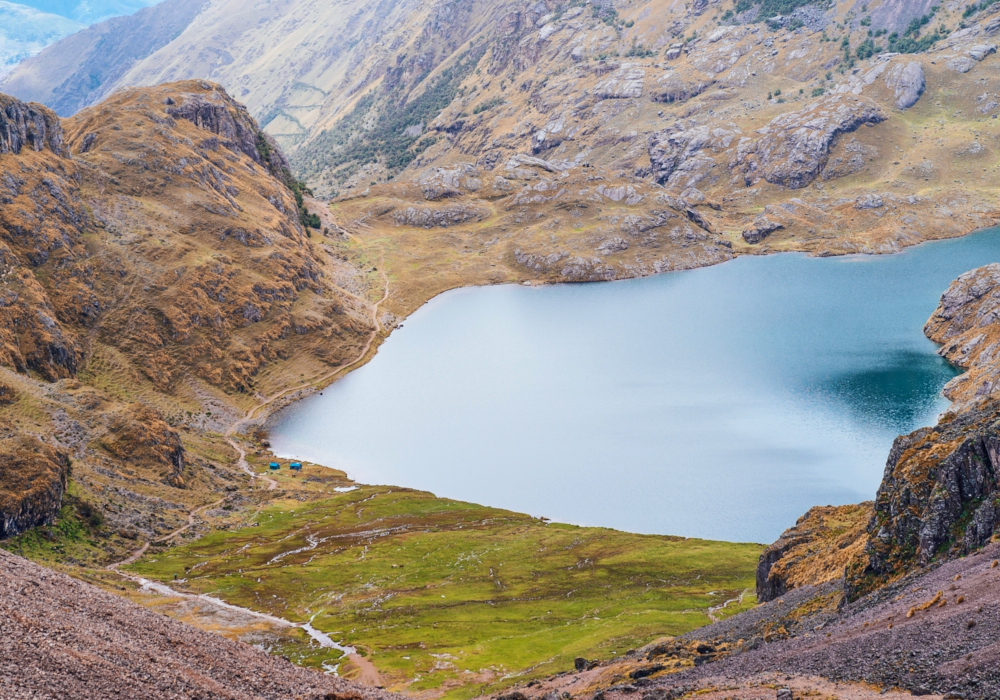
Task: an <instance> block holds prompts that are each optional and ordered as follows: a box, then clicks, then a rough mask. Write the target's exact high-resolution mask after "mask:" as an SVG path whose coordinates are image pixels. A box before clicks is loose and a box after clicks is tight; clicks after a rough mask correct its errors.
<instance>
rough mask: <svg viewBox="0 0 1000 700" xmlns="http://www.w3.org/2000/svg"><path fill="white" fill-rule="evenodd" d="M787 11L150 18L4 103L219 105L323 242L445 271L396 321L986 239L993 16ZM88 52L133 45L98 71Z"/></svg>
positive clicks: (993, 8) (927, 9)
mask: <svg viewBox="0 0 1000 700" xmlns="http://www.w3.org/2000/svg"><path fill="white" fill-rule="evenodd" d="M799 5H800V3H798V2H792V3H790V4H789V5H788V7H789V8H793V9H794V12H793V13H791V14H790V15H789V16H788V17H785V18H779V19H773V17H772V18H770V19H769V20H768V21H764V17H763V16H762V15H761V13H762V12H764V11H765V10H760V9H758V10H756V11H752V10H750V9H748V8H749V7H750V5H747V7H744V5H743V4H740V3H737V4H736V5H735V6H733V7H729V6H728V5H725V4H712V3H693V4H689V5H683V4H680V3H672V2H668V1H667V0H645V1H639V0H635V1H633V2H619V3H617V4H610V3H604V4H601V3H597V4H595V3H559V2H555V1H554V0H552V1H550V2H548V3H544V2H538V3H534V4H527V5H524V4H519V3H513V2H511V3H506V2H504V3H480V2H475V1H473V0H468V1H467V2H460V3H452V2H448V3H440V2H426V3H422V4H416V3H406V2H398V3H385V4H373V3H364V4H357V5H355V4H351V3H346V4H338V5H335V6H329V5H322V6H320V5H319V4H313V3H309V2H306V1H305V0H302V1H301V2H290V3H287V4H285V5H282V6H281V7H278V6H274V5H267V6H260V7H258V8H255V9H253V10H248V11H245V12H242V13H235V12H232V11H230V8H229V5H228V4H227V3H225V2H222V1H221V0H219V1H217V2H213V3H209V4H208V5H206V6H204V8H200V7H199V8H197V9H193V6H190V5H186V4H183V3H182V0H168V2H167V3H165V4H164V5H162V6H159V7H158V8H155V10H156V11H158V12H162V13H163V17H166V16H167V13H168V11H170V12H171V13H173V14H171V15H170V16H171V17H173V18H174V19H175V20H176V21H177V23H178V24H177V25H176V26H175V25H171V29H172V31H173V30H174V29H176V31H179V32H180V34H179V36H177V37H176V38H172V34H171V32H168V31H165V29H164V27H165V25H163V26H162V27H161V25H162V24H163V20H162V19H161V20H156V21H153V20H152V19H151V18H152V17H153V15H152V13H149V12H147V13H146V14H142V13H140V14H139V15H136V17H135V18H132V19H130V20H128V22H124V23H122V24H121V25H119V26H117V28H115V29H114V30H113V31H112V28H111V27H110V25H109V26H108V27H107V28H106V29H100V30H98V29H97V28H95V29H93V30H91V33H90V34H87V33H83V34H81V35H78V37H79V38H78V39H71V40H67V41H66V42H61V43H60V44H59V45H56V46H54V47H52V48H50V49H49V50H47V51H46V52H45V53H43V54H42V55H40V56H39V57H38V58H37V59H35V60H34V61H32V62H28V63H26V64H25V66H24V67H23V68H21V69H20V70H18V71H17V72H16V73H15V74H14V75H12V76H11V77H10V78H9V79H8V80H7V81H6V83H5V85H6V88H5V89H8V90H12V91H14V92H15V94H19V95H22V96H25V97H31V98H32V99H38V100H40V101H42V102H47V103H48V104H50V105H53V106H56V107H57V108H58V109H60V110H64V111H73V110H74V109H76V108H78V107H79V106H81V105H83V104H88V103H91V102H93V101H95V100H97V99H100V97H101V96H103V95H106V94H108V93H109V92H110V91H112V90H114V89H115V88H116V87H120V86H122V85H128V84H151V83H155V82H158V81H161V80H165V79H175V78H178V77H184V76H202V75H204V76H209V77H212V78H213V79H217V80H220V81H221V82H222V83H223V84H225V85H227V86H228V87H229V89H230V90H232V91H233V92H234V93H235V94H237V95H239V96H240V97H241V98H242V99H245V100H247V102H248V105H249V107H250V109H251V111H252V113H253V114H255V115H256V116H257V117H258V118H259V119H261V120H262V123H264V124H265V126H266V128H267V130H268V131H269V133H271V134H273V135H274V136H275V138H277V139H278V140H279V142H281V143H282V144H283V145H284V146H285V147H286V149H287V150H288V151H289V153H290V161H291V165H292V170H293V171H294V172H296V173H297V174H298V175H299V176H301V177H304V178H305V179H306V180H307V181H308V183H309V184H310V186H311V187H312V188H313V189H314V191H315V192H316V193H317V194H318V195H320V196H322V197H332V196H334V195H340V199H339V200H338V201H337V202H336V203H335V211H334V212H333V219H334V221H333V223H332V224H331V225H330V227H333V228H335V227H336V226H337V225H339V226H342V227H345V228H346V229H348V230H351V231H354V232H356V233H364V231H365V230H371V231H372V232H373V236H372V239H374V238H376V237H377V238H382V239H388V240H391V241H394V242H395V241H399V242H400V243H401V245H400V246H399V250H396V251H394V250H388V251H387V252H386V255H387V264H388V266H389V268H390V270H401V269H403V268H404V267H406V266H409V265H415V264H419V265H428V264H429V265H432V266H435V265H436V261H439V260H440V259H441V252H442V249H445V248H446V249H448V250H456V249H457V250H462V251H463V255H462V256H461V257H460V259H459V260H458V261H456V262H455V263H453V264H450V265H449V266H447V269H441V266H440V265H437V269H436V270H435V272H436V274H435V275H433V277H434V280H435V281H434V282H433V283H431V284H427V285H424V286H423V287H424V288H422V289H420V290H414V291H413V295H414V299H416V298H418V297H422V298H426V296H427V294H429V293H431V291H433V290H436V291H440V290H441V289H444V288H448V287H449V286H454V285H455V284H468V283H482V282H490V281H495V280H500V279H504V278H506V273H504V274H500V275H498V274H497V271H496V269H494V268H500V269H501V270H512V271H513V275H514V276H515V277H527V278H535V279H540V280H546V281H557V280H571V281H582V280H602V279H615V278H622V277H633V276H637V275H645V274H652V273H655V272H661V271H665V270H672V269H683V268H687V267H693V266H699V265H706V264H713V263H716V262H720V261H723V260H726V259H729V258H730V257H732V256H734V255H739V254H751V253H760V252H773V251H783V250H803V251H808V252H811V253H815V254H822V255H827V254H838V253H850V252H891V251H894V250H898V249H899V248H900V247H902V246H905V245H910V244H913V243H917V242H920V241H922V240H926V239H928V238H936V237H942V236H953V235H960V234H962V233H965V232H967V231H969V230H971V229H974V228H977V227H981V226H986V225H989V224H991V223H992V222H993V221H994V220H995V215H996V214H997V212H998V209H1000V208H998V207H997V202H996V196H995V190H994V188H993V187H992V181H993V177H994V174H995V172H996V170H997V167H998V166H997V162H996V150H997V142H998V139H1000V126H998V124H1000V122H998V121H997V120H995V119H994V118H993V117H994V116H996V115H997V114H998V109H1000V108H998V106H997V105H998V104H1000V84H998V83H997V79H996V78H995V75H996V71H995V70H994V68H995V65H996V61H997V60H1000V59H998V58H997V57H996V41H997V39H996V37H997V36H998V35H1000V16H998V14H997V13H998V12H1000V6H997V5H990V4H989V3H982V4H981V5H975V6H968V7H967V6H965V5H962V4H959V3H955V4H952V5H944V6H937V5H930V4H928V3H926V2H888V1H885V2H881V3H879V2H872V3H868V4H855V3H850V2H840V3H835V4H831V5H829V6H818V5H802V6H799ZM768 7H770V5H769V6H768ZM935 8H936V9H935ZM767 11H770V10H767ZM755 12H756V14H755ZM192 13H194V14H192ZM236 18H239V21H237V20H236ZM147 20H148V21H147ZM330 26H334V27H337V30H336V31H332V32H331V31H328V30H327V28H328V27H330ZM99 31H108V32H110V34H109V36H111V35H113V36H135V37H137V39H136V41H135V43H134V45H133V44H132V43H129V42H119V43H121V44H122V46H123V53H122V54H121V55H118V54H117V53H114V52H111V53H110V54H109V53H107V52H103V51H101V50H99V49H98V41H99V39H98V38H97V37H98V33H99ZM85 34H87V36H86V37H85V36H84V35H85ZM154 35H155V36H156V37H158V38H156V39H155V40H154V39H153V38H150V39H149V41H145V39H143V37H147V36H149V37H153V36H154ZM87 37H89V38H87ZM72 41H78V42H81V43H78V44H75V45H73V46H72V47H71V46H70V43H72ZM164 41H165V42H166V43H163V42H164ZM126 44H127V47H126ZM87 75H99V76H105V77H102V78H100V79H98V80H95V81H92V82H88V81H87V80H84V79H83V78H84V77H86V76H87ZM428 232H435V233H440V234H442V235H441V236H437V235H435V236H428ZM403 242H405V245H404V244H403ZM397 253H398V255H399V257H398V258H397V257H395V255H396V254H397ZM377 255H379V256H380V255H381V253H377ZM456 267H457V268H458V269H455V268H456ZM428 277H430V275H429V276H428ZM405 295H406V293H404V296H405ZM422 298H421V301H422ZM407 308H410V307H408V306H405V305H399V306H397V307H396V308H394V309H393V313H396V314H397V315H400V314H403V313H405V312H406V311H407Z"/></svg>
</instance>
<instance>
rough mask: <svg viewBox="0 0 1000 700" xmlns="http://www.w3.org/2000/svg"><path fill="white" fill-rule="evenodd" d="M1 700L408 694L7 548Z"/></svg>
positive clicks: (375, 698)
mask: <svg viewBox="0 0 1000 700" xmlns="http://www.w3.org/2000/svg"><path fill="white" fill-rule="evenodd" d="M0 592H2V594H0V611H2V615H0V695H3V697H4V698H9V699H10V700H20V699H21V698H25V699H26V698H43V697H44V698H57V697H73V698H81V699H83V698H88V699H89V698H94V699H100V700H105V699H106V698H136V697H144V698H177V697H211V698H233V699H234V700H236V699H237V698H239V699H244V698H246V699H250V698H253V699H255V700H256V699H263V698H274V699H275V700H278V699H279V698H280V699H282V700H284V699H286V698H301V699H302V700H307V699H308V700H383V699H385V700H391V699H392V698H399V697H400V696H396V695H393V694H391V693H386V692H382V691H378V690H374V689H369V688H364V687H362V686H358V685H355V684H353V683H350V682H348V681H344V680H341V679H338V678H334V677H332V676H328V675H325V674H322V673H316V672H315V671H308V670H305V669H302V668H298V667H296V666H293V665H292V664H290V663H289V662H288V661H286V660H284V659H281V658H278V657H274V656H269V655H268V654H266V653H265V652H263V651H260V650H258V649H254V648H253V647H251V646H248V645H244V644H238V643H235V642H230V641H228V640H227V639H225V638H224V637H221V636H219V635H215V634H210V633H208V632H202V631H200V630H197V629H194V628H192V627H190V626H188V625H185V624H183V623H180V622H175V621H173V620H171V619H170V618H167V617H164V616H163V615H159V614H157V613H155V612H151V611H149V610H146V609H145V608H142V607H140V606H138V605H135V604H134V603H130V602H128V601H126V600H123V599H122V598H120V597H118V596H115V595H112V594H110V593H106V592H103V591H101V590H100V589H98V588H95V587H94V586H91V585H88V584H86V583H83V582H81V581H78V580H75V579H72V578H70V577H69V576H66V575H65V574H61V573H56V572H54V571H51V570H49V569H45V568H43V567H41V566H38V565H36V564H32V563H30V562H28V561H26V560H24V559H21V558H20V557H16V556H14V555H12V554H8V553H7V552H4V551H3V550H0Z"/></svg>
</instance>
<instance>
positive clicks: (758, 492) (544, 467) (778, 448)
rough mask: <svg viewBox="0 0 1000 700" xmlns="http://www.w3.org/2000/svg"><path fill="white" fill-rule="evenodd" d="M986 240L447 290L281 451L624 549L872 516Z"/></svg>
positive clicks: (318, 401)
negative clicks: (944, 319)
mask: <svg viewBox="0 0 1000 700" xmlns="http://www.w3.org/2000/svg"><path fill="white" fill-rule="evenodd" d="M998 259H1000V229H990V230H988V231H984V232H980V233H976V234H973V235H971V236H967V237H965V238H961V239H955V240H950V241H941V242H934V243H928V244H924V245H921V246H917V247H915V248H910V249H908V250H906V251H904V252H903V253H900V254H898V255H889V256H849V257H836V258H809V257H806V256H804V255H798V254H786V255H772V256H766V257H750V256H747V257H743V258H739V259H737V260H734V261H732V262H728V263H725V264H723V265H717V266H715V267H710V268H704V269H699V270H691V271H687V272H678V273H669V274H664V275H659V276H656V277H650V278H645V279H639V280H627V281H622V282H613V283H600V284H581V285H555V286H548V287H523V286H514V285H509V286H500V287H481V288H469V289H460V290H455V291H452V292H448V293H447V294H443V295H441V296H440V297H438V298H436V299H434V300H432V301H431V302H429V303H428V304H427V305H425V306H424V307H423V308H421V309H420V310H419V311H418V312H417V313H415V314H414V315H413V316H412V317H411V318H409V319H407V320H406V322H405V324H404V327H403V328H401V329H397V330H396V331H395V332H394V333H393V334H392V336H391V337H390V338H389V339H388V340H387V341H386V343H385V344H384V345H383V346H382V347H381V349H380V350H379V352H378V355H377V356H376V357H375V358H374V359H373V360H372V361H371V362H370V363H369V364H368V365H366V366H365V367H362V368H361V369H358V370H357V371H355V372H352V373H351V374H350V375H348V376H347V377H346V378H344V379H342V380H341V381H339V382H337V383H336V384H334V385H333V386H331V387H329V388H328V389H326V390H325V391H324V395H323V396H319V395H316V396H312V397H310V398H307V399H305V400H304V401H301V402H299V403H297V404H295V405H293V406H291V407H289V408H288V409H286V410H284V411H283V412H281V413H280V414H278V415H277V416H276V417H275V418H274V419H273V420H272V425H271V430H272V438H271V441H272V444H273V445H274V448H275V450H276V452H277V453H278V454H280V455H282V456H285V457H290V458H301V459H307V460H311V461H315V462H319V463H321V464H326V465H328V466H331V467H337V468H340V469H344V470H345V471H347V472H348V474H350V475H351V477H352V478H354V479H356V480H358V481H360V482H363V483H374V484H378V483H382V484H395V485H399V486H407V487H412V488H417V489H425V490H428V491H432V492H434V493H436V494H438V495H440V496H446V497H451V498H457V499H461V500H466V501H473V502H476V503H482V504H486V505H492V506H498V507H502V508H508V509H511V510H516V511H521V512H527V513H531V514H533V515H537V516H546V517H548V518H551V519H553V520H558V521H563V522H571V523H578V524H581V525H598V526H606V527H613V528H617V529H621V530H629V531H633V532H643V533H658V534H671V535H683V536H688V537H705V538H712V539H723V540H732V541H756V542H771V541H773V540H774V539H775V538H776V537H777V536H778V535H779V534H780V533H781V532H782V531H783V530H784V529H785V528H787V527H789V526H790V525H792V524H794V522H795V520H796V518H798V516H800V515H801V514H802V513H804V512H805V511H806V510H808V509H809V508H810V507H812V506H814V505H827V504H843V503H856V502H859V501H862V500H866V499H871V498H872V497H873V496H874V494H875V491H876V489H877V488H878V484H879V482H880V481H881V477H882V472H883V469H884V466H885V459H886V456H887V455H888V452H889V448H890V446H891V445H892V441H893V439H894V438H895V437H896V436H897V435H899V434H901V433H906V432H910V431H912V430H914V429H916V428H918V427H921V426H924V425H930V424H933V422H934V421H935V420H936V418H937V416H938V414H939V413H940V412H942V411H943V410H944V409H946V408H947V405H948V403H947V401H946V400H945V399H944V398H943V397H942V396H941V393H940V392H941V388H942V387H943V386H944V384H945V383H946V382H947V381H948V380H950V379H951V378H952V377H954V376H955V375H956V374H957V371H956V370H955V369H954V368H953V367H951V366H950V365H949V364H948V363H947V362H945V361H944V360H943V359H941V358H940V357H938V355H937V354H936V346H935V345H934V344H933V343H932V342H930V341H929V340H927V339H926V338H925V337H924V335H923V332H922V328H923V325H924V323H925V322H926V320H927V319H928V317H929V316H930V314H931V313H932V312H933V311H934V309H935V307H936V306H937V302H938V300H939V298H940V296H941V294H942V293H943V292H944V291H945V290H946V289H947V287H948V285H949V284H950V283H951V281H952V280H953V279H954V278H955V277H957V276H958V275H960V274H961V273H963V272H965V271H967V270H971V269H973V268H976V267H979V266H981V265H984V264H987V263H990V262H995V261H997V260H998Z"/></svg>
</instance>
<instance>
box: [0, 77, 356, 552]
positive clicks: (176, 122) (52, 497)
mask: <svg viewBox="0 0 1000 700" xmlns="http://www.w3.org/2000/svg"><path fill="white" fill-rule="evenodd" d="M0 172H3V173H4V175H3V179H2V180H0V202H2V206H0V263H2V271H0V285H2V286H0V318H2V319H3V323H2V330H0V365H2V368H0V384H2V389H0V395H2V400H0V440H2V443H0V444H2V449H3V450H4V468H3V470H2V472H0V484H2V491H0V493H3V494H4V504H5V505H4V509H3V512H4V533H5V535H7V536H10V535H12V534H16V533H17V532H19V531H20V530H22V529H24V528H25V527H30V526H31V525H35V524H38V523H39V522H44V521H46V520H50V519H51V518H53V517H54V516H55V514H56V511H58V508H59V495H61V493H62V486H63V485H64V484H65V477H66V474H65V467H66V465H67V464H68V461H69V460H72V463H73V483H74V488H75V489H77V490H76V492H75V494H74V499H76V500H75V501H74V502H77V503H79V504H83V505H82V506H81V507H83V508H84V509H85V510H87V509H88V508H89V507H90V506H87V505H86V504H88V503H89V504H92V505H93V506H94V507H96V509H97V512H98V513H99V514H100V515H99V519H102V520H104V521H105V522H106V525H107V527H108V528H110V532H113V533H117V534H116V535H115V536H113V537H111V538H109V539H108V540H106V541H103V543H101V544H100V545H99V547H101V548H103V549H104V550H105V551H104V552H101V551H100V550H97V551H95V552H94V556H95V557H96V558H97V559H98V560H100V559H101V558H105V557H107V556H108V553H109V552H114V551H121V550H122V549H124V548H127V547H128V546H129V542H130V538H135V537H138V536H142V537H154V536H156V535H157V534H158V533H159V534H163V533H166V532H169V531H170V530H173V529H174V528H176V527H178V526H179V525H180V524H182V523H183V522H185V521H186V520H187V517H188V512H189V510H191V509H192V508H193V507H195V506H196V505H199V504H201V503H204V502H207V501H208V500H215V499H217V498H218V497H219V496H218V495H217V494H220V493H222V494H224V493H226V491H225V489H226V488H230V490H234V489H236V488H237V487H238V486H240V485H241V484H243V483H244V482H245V480H246V479H247V477H246V475H245V474H243V472H241V471H240V470H239V469H238V468H237V467H236V465H235V464H234V461H233V459H232V458H231V455H232V451H231V448H230V447H229V446H228V445H227V444H226V443H225V442H224V440H223V439H222V437H221V436H220V435H219V433H220V432H222V431H224V430H225V429H226V428H227V427H228V426H230V425H231V424H232V423H233V422H235V421H236V420H237V419H238V418H241V417H242V416H243V413H244V411H245V410H246V409H247V408H248V407H250V406H252V405H255V404H257V403H259V401H260V399H258V398H256V396H255V394H256V393H257V392H266V393H268V394H272V393H275V392H280V391H282V390H284V389H287V388H289V387H290V386H294V385H298V384H300V383H303V382H307V381H308V380H309V379H310V378H312V377H315V376H319V375H325V374H329V373H331V372H332V371H334V370H335V369H336V368H337V367H338V366H339V365H341V364H343V363H345V362H347V361H348V360H353V359H355V358H356V357H357V356H358V355H359V354H360V353H361V350H362V348H363V347H365V344H366V342H367V343H369V345H370V338H371V337H372V333H373V330H374V329H373V325H372V323H373V322H372V319H371V302H370V301H368V299H367V298H366V297H365V295H366V294H367V291H368V284H367V281H366V280H365V278H364V275H363V274H362V273H361V272H360V271H359V270H358V269H357V268H356V267H354V266H353V265H351V264H349V263H346V262H344V260H342V259H341V257H340V256H338V257H336V258H334V257H333V256H331V255H330V254H329V253H328V252H326V251H325V250H324V249H323V248H322V247H321V246H318V245H316V244H314V243H313V241H312V240H310V237H309V234H308V233H307V231H306V230H305V229H304V228H303V227H302V225H301V223H300V218H301V212H300V209H299V205H298V203H297V201H296V196H295V191H297V190H296V188H297V187H298V186H297V185H296V183H295V182H294V180H293V179H291V177H290V175H289V173H288V170H287V164H286V162H285V160H284V157H283V156H282V155H281V152H280V151H279V150H278V149H277V148H276V147H275V146H274V145H273V143H272V142H271V141H270V139H269V138H268V137H267V136H266V135H264V134H263V132H261V131H260V130H259V129H258V127H257V125H256V123H255V122H254V121H253V120H252V119H251V118H250V117H249V115H248V114H247V113H246V110H245V109H244V108H243V107H242V106H241V105H239V104H238V103H236V102H234V101H233V100H232V99H231V98H230V97H229V96H228V95H227V94H226V93H225V92H223V91H222V90H221V89H220V88H218V87H217V86H214V85H211V84H209V83H201V82H189V83H182V84H175V85H169V86H163V87H160V88H156V89H150V90H139V91H132V92H125V93H119V94H117V95H116V96H115V98H114V99H113V100H112V101H109V102H107V103H105V104H103V105H101V106H99V107H97V108H94V109H91V110H85V111H83V112H81V113H80V114H79V115H77V117H75V118H74V119H72V120H67V121H65V122H60V120H59V119H58V118H57V117H56V116H55V114H53V113H52V112H51V111H49V110H48V109H46V108H44V107H42V106H40V105H34V104H25V103H21V102H19V101H17V100H13V99H11V98H8V97H5V96H4V97H0ZM289 186H291V187H292V189H289ZM293 190H295V191H293ZM338 285H339V286H338ZM212 431H215V432H214V433H213V432H212ZM36 437H37V438H39V439H40V440H41V441H42V442H43V443H46V445H48V447H45V448H44V449H43V448H41V447H38V446H37V445H36V443H35V442H32V440H33V439H34V438H36ZM50 448H51V449H50ZM29 453H35V454H37V457H35V458H32V457H30V456H29ZM11 459H13V460H15V461H9V460H11ZM15 463H16V464H20V463H24V464H29V463H30V465H31V466H30V468H25V469H21V468H17V467H15V466H13V465H14V464H15ZM58 464H62V465H63V469H62V471H60V469H58V468H55V466H54V465H58ZM27 484H30V487H28V486H26V485H27ZM18 499H20V500H18ZM8 506H9V507H8ZM88 512H89V511H88ZM95 544H96V542H95Z"/></svg>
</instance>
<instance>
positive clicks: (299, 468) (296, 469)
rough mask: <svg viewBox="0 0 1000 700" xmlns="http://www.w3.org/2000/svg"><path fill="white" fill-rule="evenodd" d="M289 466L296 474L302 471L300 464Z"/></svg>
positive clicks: (295, 463)
mask: <svg viewBox="0 0 1000 700" xmlns="http://www.w3.org/2000/svg"><path fill="white" fill-rule="evenodd" d="M289 466H290V467H291V468H292V469H294V470H295V471H297V472H300V471H302V462H292V463H291V464H290V465H289Z"/></svg>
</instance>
